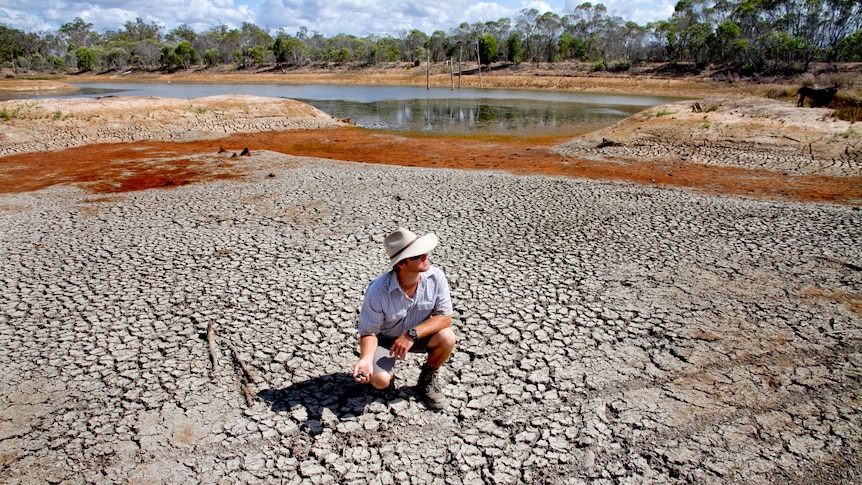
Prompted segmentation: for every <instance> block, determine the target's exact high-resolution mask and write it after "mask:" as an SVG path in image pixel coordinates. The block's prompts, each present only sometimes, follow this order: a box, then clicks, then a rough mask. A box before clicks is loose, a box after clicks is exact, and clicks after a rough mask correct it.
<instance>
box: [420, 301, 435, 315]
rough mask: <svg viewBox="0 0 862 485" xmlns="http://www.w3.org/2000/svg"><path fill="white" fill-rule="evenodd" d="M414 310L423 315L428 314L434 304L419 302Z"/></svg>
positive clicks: (431, 302)
mask: <svg viewBox="0 0 862 485" xmlns="http://www.w3.org/2000/svg"><path fill="white" fill-rule="evenodd" d="M416 308H418V309H419V311H420V312H423V313H425V312H430V311H431V310H433V309H434V302H433V301H420V302H419V303H417V304H416Z"/></svg>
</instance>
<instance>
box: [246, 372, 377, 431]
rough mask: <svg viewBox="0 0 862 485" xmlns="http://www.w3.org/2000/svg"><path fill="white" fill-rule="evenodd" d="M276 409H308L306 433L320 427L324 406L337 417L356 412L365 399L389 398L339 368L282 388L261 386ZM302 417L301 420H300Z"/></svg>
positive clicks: (262, 396) (264, 397)
mask: <svg viewBox="0 0 862 485" xmlns="http://www.w3.org/2000/svg"><path fill="white" fill-rule="evenodd" d="M257 396H258V397H259V398H260V399H262V400H263V401H264V402H267V403H269V405H270V409H272V410H273V411H275V412H277V413H278V412H295V410H296V409H297V406H302V407H303V408H305V411H306V412H307V419H305V424H304V427H305V428H306V431H308V432H309V434H312V435H314V434H318V433H320V431H321V430H322V427H323V424H324V423H323V422H322V421H323V420H325V419H326V416H324V410H325V409H328V410H329V411H331V412H332V414H333V415H335V417H336V418H338V420H339V421H340V420H342V419H344V418H348V417H352V416H359V415H361V414H363V413H364V412H365V407H366V406H367V405H368V403H370V402H372V401H375V400H378V399H384V400H386V399H387V398H391V397H393V396H387V395H385V391H377V390H375V389H373V388H372V387H371V386H368V385H366V384H358V383H356V381H354V380H353V376H352V375H351V374H349V373H347V372H338V373H335V374H328V375H324V376H320V377H315V378H312V379H308V380H305V381H302V382H298V383H295V384H291V385H290V386H288V387H285V388H284V389H264V390H262V391H260V392H258V393H257ZM300 421H302V420H300Z"/></svg>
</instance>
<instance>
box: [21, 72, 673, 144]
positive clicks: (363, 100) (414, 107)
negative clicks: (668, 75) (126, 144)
mask: <svg viewBox="0 0 862 485" xmlns="http://www.w3.org/2000/svg"><path fill="white" fill-rule="evenodd" d="M76 86H77V87H79V88H80V89H79V91H77V92H75V93H71V94H69V95H66V96H65V97H99V96H107V95H111V96H155V97H168V98H185V99H189V98H198V97H204V96H214V95H223V94H251V95H256V96H268V97H280V98H290V99H296V100H299V101H302V102H305V103H308V104H310V105H312V106H314V107H316V108H318V109H320V110H322V111H324V112H326V113H328V114H330V115H332V116H334V117H336V118H341V119H350V120H351V122H353V123H354V124H356V125H357V126H361V127H365V128H372V129H381V130H395V131H405V132H417V133H440V134H470V133H482V134H507V135H519V136H535V135H542V136H567V135H576V134H580V133H584V132H587V131H592V130H595V129H598V128H602V127H604V126H609V125H611V124H613V123H616V122H617V121H619V120H622V119H623V118H626V117H628V116H630V115H632V114H634V113H636V112H638V111H641V110H643V109H645V108H648V107H651V106H655V105H659V104H664V103H669V102H671V101H675V100H677V99H680V98H671V97H660V96H641V95H622V94H603V93H578V92H567V91H539V90H516V89H474V88H470V89H458V90H451V89H446V88H431V89H425V88H424V87H412V86H361V85H315V84H308V85H290V84H178V83H174V84H157V83H153V84H146V83H140V84H139V83H91V84H76ZM22 97H24V98H37V99H38V97H39V96H38V95H35V96H34V95H33V94H32V93H28V95H23V96H22Z"/></svg>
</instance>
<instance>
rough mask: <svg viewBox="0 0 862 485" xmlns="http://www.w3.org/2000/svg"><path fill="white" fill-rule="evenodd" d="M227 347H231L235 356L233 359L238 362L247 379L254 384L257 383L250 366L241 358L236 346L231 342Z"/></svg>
mask: <svg viewBox="0 0 862 485" xmlns="http://www.w3.org/2000/svg"><path fill="white" fill-rule="evenodd" d="M227 347H228V348H229V349H230V353H231V355H232V356H233V361H234V362H236V364H237V365H238V366H239V368H240V369H242V373H243V375H244V376H245V378H246V380H247V381H248V382H250V383H252V384H255V383H256V381H255V380H254V376H253V375H251V371H250V370H249V369H248V367H246V365H245V362H243V361H242V359H241V358H240V356H239V353H238V352H237V351H236V348H234V346H233V345H231V344H230V343H228V344H227Z"/></svg>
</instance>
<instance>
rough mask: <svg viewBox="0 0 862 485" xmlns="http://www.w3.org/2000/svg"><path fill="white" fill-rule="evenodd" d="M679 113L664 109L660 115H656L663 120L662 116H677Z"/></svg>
mask: <svg viewBox="0 0 862 485" xmlns="http://www.w3.org/2000/svg"><path fill="white" fill-rule="evenodd" d="M677 113H678V111H668V110H666V109H662V110H661V111H659V112H658V113H656V114H655V117H656V118H661V117H662V116H667V115H675V114H677Z"/></svg>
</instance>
